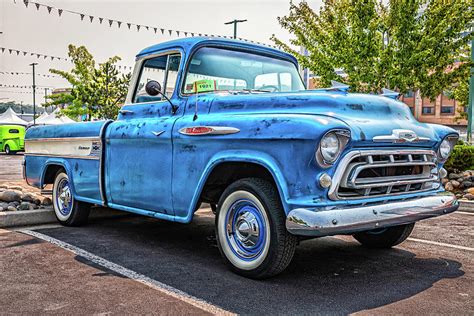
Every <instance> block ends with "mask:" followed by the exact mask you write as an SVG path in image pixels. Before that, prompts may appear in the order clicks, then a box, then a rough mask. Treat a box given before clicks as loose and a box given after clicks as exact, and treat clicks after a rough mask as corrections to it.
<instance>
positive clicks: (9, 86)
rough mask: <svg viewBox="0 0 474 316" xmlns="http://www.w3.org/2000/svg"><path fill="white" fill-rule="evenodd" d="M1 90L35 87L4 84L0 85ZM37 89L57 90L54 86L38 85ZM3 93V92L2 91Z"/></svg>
mask: <svg viewBox="0 0 474 316" xmlns="http://www.w3.org/2000/svg"><path fill="white" fill-rule="evenodd" d="M0 88H18V89H32V88H33V86H22V85H14V84H2V83H0ZM36 88H51V89H53V88H55V87H54V86H41V85H37V86H36ZM0 91H1V90H0Z"/></svg>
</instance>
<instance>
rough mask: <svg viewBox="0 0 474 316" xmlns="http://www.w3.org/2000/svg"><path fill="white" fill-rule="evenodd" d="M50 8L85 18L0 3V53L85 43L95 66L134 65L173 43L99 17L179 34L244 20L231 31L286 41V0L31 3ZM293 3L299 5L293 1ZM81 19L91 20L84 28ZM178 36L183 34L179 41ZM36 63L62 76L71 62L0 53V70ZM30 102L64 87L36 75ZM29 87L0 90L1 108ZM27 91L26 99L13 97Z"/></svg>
mask: <svg viewBox="0 0 474 316" xmlns="http://www.w3.org/2000/svg"><path fill="white" fill-rule="evenodd" d="M30 1H34V2H39V3H42V4H45V5H48V6H52V7H54V8H61V9H64V10H71V11H76V12H80V13H84V14H86V17H85V18H84V20H83V21H81V19H80V16H78V15H72V14H69V13H67V12H63V14H62V15H61V17H59V16H58V12H57V11H56V10H54V9H53V11H52V12H51V14H49V13H48V11H47V8H46V7H40V9H39V10H37V9H36V7H35V5H34V4H32V3H30V4H29V5H28V8H26V7H25V5H24V3H23V0H0V32H3V33H2V34H0V47H6V48H13V49H18V50H20V51H26V52H35V53H40V54H45V55H52V56H58V57H67V46H68V45H69V44H74V45H85V46H86V47H87V48H88V49H89V51H90V52H91V53H92V54H93V56H94V57H95V58H96V61H98V62H101V61H104V60H106V59H108V57H111V56H114V55H118V56H120V57H121V58H122V60H121V61H120V62H119V63H118V64H119V65H124V66H133V64H134V57H135V55H136V54H137V53H138V52H139V51H140V50H141V49H143V48H145V47H148V46H150V45H153V44H156V43H160V42H164V41H168V40H172V39H176V38H178V37H177V36H176V33H173V35H172V36H170V35H169V34H168V33H166V32H165V34H164V35H161V32H160V31H158V33H157V34H155V33H154V32H153V31H146V30H143V29H141V30H140V32H137V30H136V27H135V28H133V27H132V28H131V29H130V30H129V29H128V28H127V27H126V25H125V24H122V26H121V28H120V29H119V28H118V27H117V25H116V24H114V25H113V26H112V27H109V24H108V22H107V20H104V22H103V23H102V24H99V21H98V17H103V18H105V19H107V18H110V19H113V20H119V21H123V22H124V23H125V22H131V23H135V24H142V25H149V26H156V27H158V28H165V29H173V30H182V31H189V32H195V33H202V34H219V35H228V36H231V35H232V34H233V27H232V26H231V25H225V24H224V23H225V22H228V21H231V20H233V19H247V20H248V21H247V22H245V23H241V24H239V25H238V36H239V37H242V38H246V39H249V40H253V41H258V42H262V43H267V44H271V41H270V40H269V38H270V37H271V35H272V34H275V35H276V36H277V37H278V38H280V39H282V40H284V41H286V42H288V40H289V39H290V38H291V35H290V34H288V32H287V31H286V30H285V29H282V28H281V26H280V25H279V24H278V21H277V17H279V16H284V15H286V14H287V13H288V10H289V0H253V1H252V0H245V1H239V0H207V1H203V0H186V1H182V0H174V1H169V0H168V1H167V0H153V1H152V0H148V1H143V0H141V1H132V0H128V1H123V0H122V1H112V0H101V1H91V0H30ZM293 2H295V3H297V2H299V1H293ZM308 3H309V4H310V6H311V7H312V8H313V9H314V10H318V9H319V7H320V6H321V3H322V0H316V1H308ZM88 15H92V16H95V17H96V18H95V19H94V20H93V22H92V23H91V22H90V20H89V18H88ZM181 36H182V35H181ZM33 62H37V63H38V65H37V66H36V73H38V74H48V73H49V69H50V68H56V69H61V70H69V69H70V68H71V63H69V62H66V61H58V60H53V61H51V60H50V59H49V58H48V59H43V58H42V57H41V58H39V59H38V58H37V57H36V56H30V55H29V54H27V55H26V56H23V54H22V53H20V55H19V56H17V55H16V53H13V54H9V53H8V50H5V52H3V53H2V52H1V51H0V72H1V71H9V72H11V71H13V72H26V73H31V66H29V64H31V63H33ZM0 84H4V85H5V84H6V85H27V86H30V85H31V84H32V75H31V74H27V75H8V74H1V73H0ZM36 85H37V86H39V88H37V94H36V99H37V102H36V103H37V104H39V103H41V102H43V100H44V88H45V87H47V88H62V87H67V86H68V84H67V82H66V81H65V80H64V79H61V78H45V77H43V76H36ZM31 91H32V90H31V89H20V88H2V87H0V102H5V101H18V102H20V101H23V102H24V104H32V103H33V101H32V99H33V96H32V93H31ZM18 92H28V93H18Z"/></svg>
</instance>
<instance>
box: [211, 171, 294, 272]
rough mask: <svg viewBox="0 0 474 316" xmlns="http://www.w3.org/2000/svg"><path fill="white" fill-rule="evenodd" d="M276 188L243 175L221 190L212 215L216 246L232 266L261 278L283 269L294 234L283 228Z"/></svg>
mask: <svg viewBox="0 0 474 316" xmlns="http://www.w3.org/2000/svg"><path fill="white" fill-rule="evenodd" d="M285 219H286V216H285V213H284V211H283V208H282V206H281V201H280V199H279V195H278V191H277V190H276V188H275V187H274V185H272V184H271V183H270V182H269V181H266V180H263V179H257V178H247V179H242V180H238V181H236V182H234V183H232V184H231V185H230V186H229V187H228V188H227V189H226V190H225V191H224V193H223V194H222V196H221V198H220V201H219V204H218V208H217V216H216V237H217V243H218V246H219V250H220V251H221V254H222V256H223V258H224V260H225V262H226V263H227V264H228V265H229V266H230V267H231V269H232V270H234V271H235V272H237V273H238V274H241V275H243V276H246V277H250V278H256V279H262V278H267V277H270V276H273V275H276V274H278V273H280V272H281V271H283V270H284V269H285V268H286V267H287V266H288V264H289V263H290V262H291V259H292V258H293V254H294V252H295V248H296V244H297V238H296V237H295V236H293V235H291V234H290V233H288V231H287V230H286V228H285Z"/></svg>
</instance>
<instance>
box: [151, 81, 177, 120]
mask: <svg viewBox="0 0 474 316" xmlns="http://www.w3.org/2000/svg"><path fill="white" fill-rule="evenodd" d="M145 91H146V93H147V94H148V95H150V96H152V97H154V96H157V95H161V96H162V97H163V98H165V100H166V101H168V103H169V104H171V111H172V113H173V114H176V111H178V107H177V106H176V105H174V104H173V102H171V100H170V99H169V98H168V97H167V96H166V95H165V94H164V93H163V92H161V84H160V83H159V82H158V81H155V80H150V81H148V82H147V83H146V85H145Z"/></svg>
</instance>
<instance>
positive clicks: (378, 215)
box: [286, 192, 459, 237]
mask: <svg viewBox="0 0 474 316" xmlns="http://www.w3.org/2000/svg"><path fill="white" fill-rule="evenodd" d="M458 207H459V203H458V201H457V199H456V197H455V196H454V195H453V194H452V193H449V192H438V193H436V194H435V195H432V196H425V197H422V198H415V199H410V200H404V201H396V202H391V203H386V202H382V203H379V204H376V205H370V206H349V207H348V206H345V207H344V206H342V207H334V206H333V207H331V206H328V207H324V208H314V209H307V208H297V209H294V210H292V211H290V213H289V214H288V216H287V218H286V229H287V230H288V231H289V232H290V233H291V234H294V235H301V236H313V237H321V236H330V235H339V234H353V233H355V232H359V231H369V230H373V229H378V228H384V227H390V226H397V225H403V224H409V223H413V222H416V221H419V220H422V219H425V218H429V217H435V216H440V215H443V214H448V213H451V212H454V211H456V210H457V209H458Z"/></svg>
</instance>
